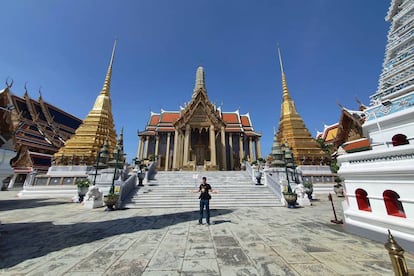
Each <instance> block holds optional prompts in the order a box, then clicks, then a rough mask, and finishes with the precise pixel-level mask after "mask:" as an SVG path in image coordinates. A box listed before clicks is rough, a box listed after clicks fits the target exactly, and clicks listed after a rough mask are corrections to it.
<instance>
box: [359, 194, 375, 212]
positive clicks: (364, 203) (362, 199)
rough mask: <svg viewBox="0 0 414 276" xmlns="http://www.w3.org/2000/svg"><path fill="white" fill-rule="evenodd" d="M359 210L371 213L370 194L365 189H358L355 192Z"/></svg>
mask: <svg viewBox="0 0 414 276" xmlns="http://www.w3.org/2000/svg"><path fill="white" fill-rule="evenodd" d="M355 196H356V200H357V203H358V209H359V210H362V211H367V212H371V211H372V210H371V204H370V203H369V198H368V197H367V196H368V194H367V192H366V191H365V190H364V189H357V190H356V191H355Z"/></svg>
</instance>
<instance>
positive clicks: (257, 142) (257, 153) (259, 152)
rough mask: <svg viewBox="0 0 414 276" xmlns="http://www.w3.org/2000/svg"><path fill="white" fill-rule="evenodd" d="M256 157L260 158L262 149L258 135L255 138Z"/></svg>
mask: <svg viewBox="0 0 414 276" xmlns="http://www.w3.org/2000/svg"><path fill="white" fill-rule="evenodd" d="M255 144H256V157H257V158H256V159H259V158H262V149H261V147H260V137H257V138H256V143H255Z"/></svg>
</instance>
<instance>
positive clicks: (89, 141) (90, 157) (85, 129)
mask: <svg viewBox="0 0 414 276" xmlns="http://www.w3.org/2000/svg"><path fill="white" fill-rule="evenodd" d="M115 48H116V41H115V43H114V47H113V49H112V55H111V60H110V62H109V67H108V72H107V73H106V77H105V81H104V84H103V87H102V90H101V93H100V94H99V95H98V97H97V98H96V100H95V104H94V105H93V108H92V110H91V111H90V112H89V114H88V115H87V116H86V118H85V119H84V120H83V123H82V124H81V125H80V126H79V127H78V129H77V130H76V132H75V134H74V136H72V138H70V139H69V140H68V141H66V143H65V145H64V146H63V147H62V148H61V149H60V150H59V151H58V152H57V153H55V154H54V162H55V164H56V165H93V164H94V163H95V162H96V158H97V155H98V151H99V149H100V148H101V147H102V146H103V144H104V143H105V141H106V140H108V145H109V151H110V152H112V151H113V149H114V147H115V145H116V132H115V128H114V119H113V117H112V104H111V97H110V88H111V77H112V64H113V61H114V56H115Z"/></svg>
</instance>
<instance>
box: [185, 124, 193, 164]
mask: <svg viewBox="0 0 414 276" xmlns="http://www.w3.org/2000/svg"><path fill="white" fill-rule="evenodd" d="M190 132H191V128H190V125H186V126H185V137H184V158H183V165H184V166H187V165H188V155H189V152H188V150H189V147H190Z"/></svg>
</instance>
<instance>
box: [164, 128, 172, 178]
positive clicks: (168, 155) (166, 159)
mask: <svg viewBox="0 0 414 276" xmlns="http://www.w3.org/2000/svg"><path fill="white" fill-rule="evenodd" d="M170 138H171V132H168V133H167V152H166V153H165V170H166V171H168V168H169V165H170Z"/></svg>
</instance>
